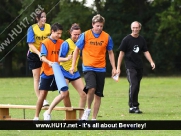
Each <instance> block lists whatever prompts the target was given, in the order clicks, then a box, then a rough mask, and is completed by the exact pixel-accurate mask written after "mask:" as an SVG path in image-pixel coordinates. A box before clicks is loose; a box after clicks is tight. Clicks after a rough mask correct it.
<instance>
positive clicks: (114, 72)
mask: <svg viewBox="0 0 181 136" xmlns="http://www.w3.org/2000/svg"><path fill="white" fill-rule="evenodd" d="M116 74H117V71H116V69H114V68H113V69H112V77H113V76H115V75H116Z"/></svg>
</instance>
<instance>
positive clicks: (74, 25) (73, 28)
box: [69, 23, 80, 33]
mask: <svg viewBox="0 0 181 136" xmlns="http://www.w3.org/2000/svg"><path fill="white" fill-rule="evenodd" d="M73 30H80V26H79V24H77V23H74V24H72V26H71V28H70V29H69V33H71V32H72V31H73Z"/></svg>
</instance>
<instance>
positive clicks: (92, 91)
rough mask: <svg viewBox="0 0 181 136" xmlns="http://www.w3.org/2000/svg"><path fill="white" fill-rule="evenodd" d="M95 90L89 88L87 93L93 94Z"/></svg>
mask: <svg viewBox="0 0 181 136" xmlns="http://www.w3.org/2000/svg"><path fill="white" fill-rule="evenodd" d="M95 90H96V89H95V88H90V89H89V90H88V93H89V94H94V93H95Z"/></svg>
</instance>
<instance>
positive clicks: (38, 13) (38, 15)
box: [35, 10, 45, 23]
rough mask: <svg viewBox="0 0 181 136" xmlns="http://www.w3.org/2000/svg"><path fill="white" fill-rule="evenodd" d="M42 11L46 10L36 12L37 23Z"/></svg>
mask: <svg viewBox="0 0 181 136" xmlns="http://www.w3.org/2000/svg"><path fill="white" fill-rule="evenodd" d="M42 13H45V11H43V10H39V11H38V12H36V16H35V23H37V22H38V20H40V18H41V14H42Z"/></svg>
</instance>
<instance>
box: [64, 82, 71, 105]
mask: <svg viewBox="0 0 181 136" xmlns="http://www.w3.org/2000/svg"><path fill="white" fill-rule="evenodd" d="M65 81H66V83H67V85H68V84H69V81H68V80H67V79H65ZM63 102H64V106H65V107H71V101H70V96H69V91H67V94H66V96H65V98H64V99H63Z"/></svg>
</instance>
